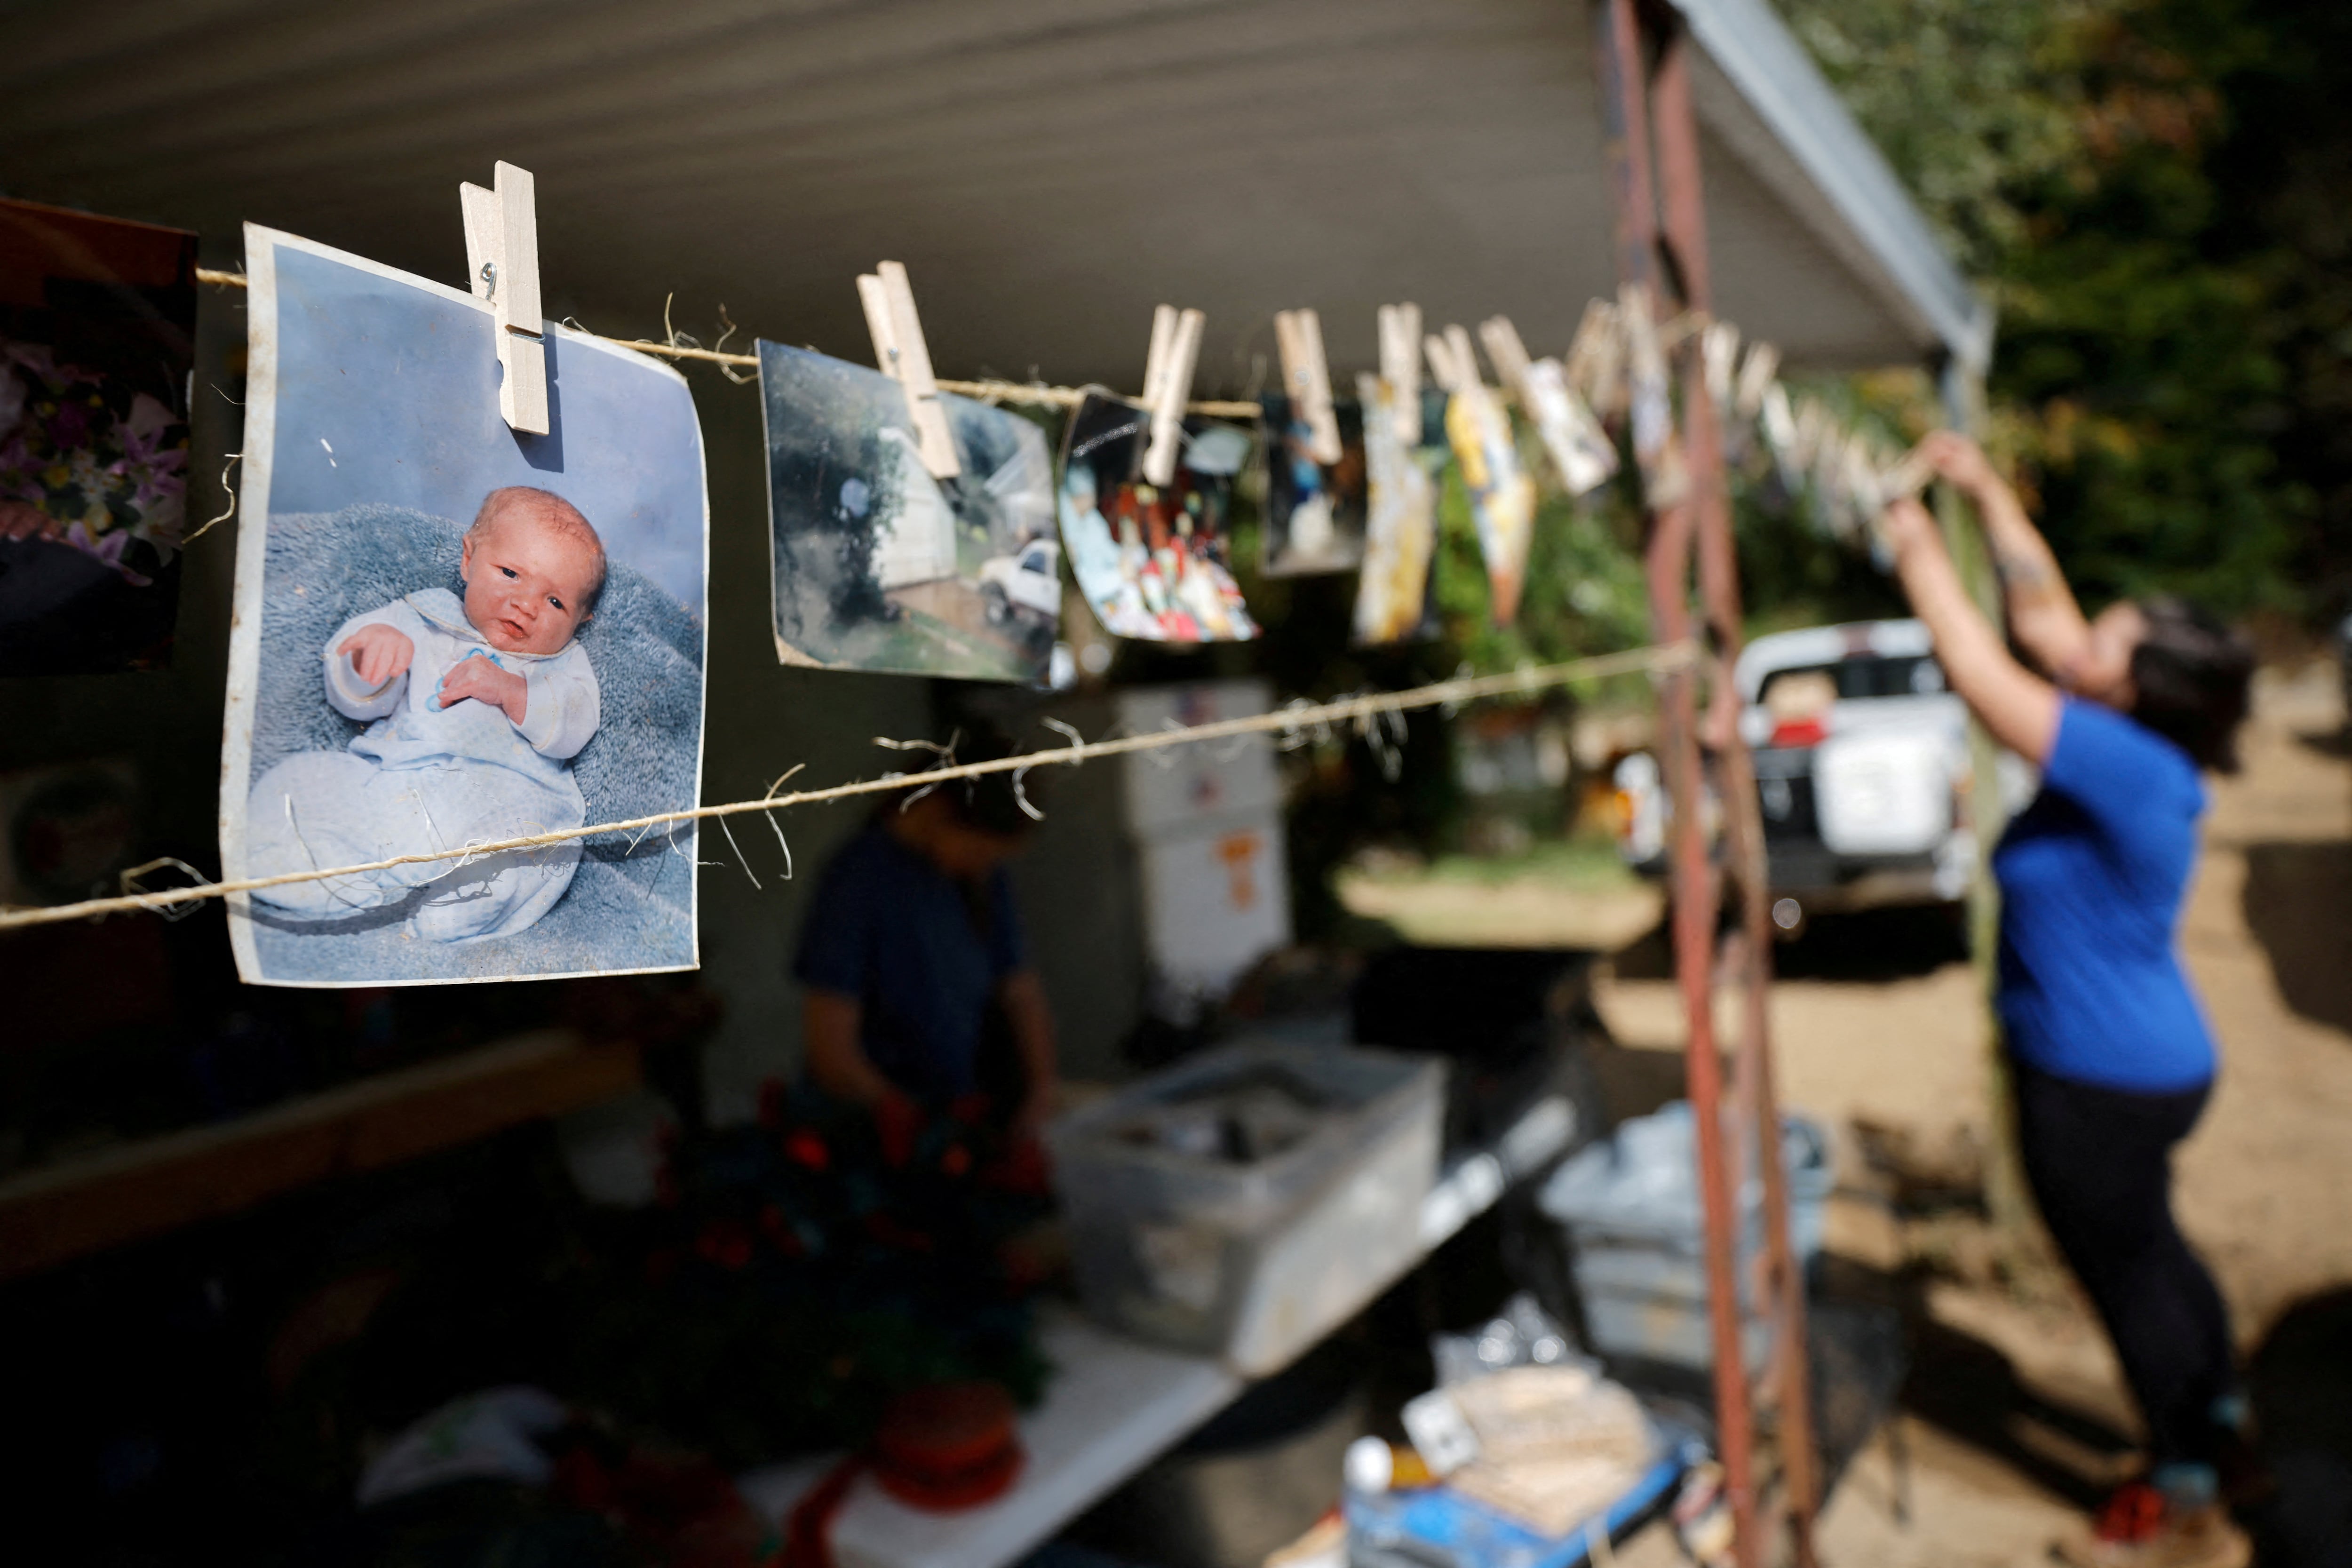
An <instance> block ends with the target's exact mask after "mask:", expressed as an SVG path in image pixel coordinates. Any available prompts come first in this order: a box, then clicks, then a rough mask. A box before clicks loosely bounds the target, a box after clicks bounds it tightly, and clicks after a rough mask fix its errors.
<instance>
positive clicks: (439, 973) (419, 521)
mask: <svg viewBox="0 0 2352 1568" xmlns="http://www.w3.org/2000/svg"><path fill="white" fill-rule="evenodd" d="M246 265H247V274H248V276H249V278H250V279H251V286H250V288H249V289H248V291H247V310H249V312H250V321H249V338H250V365H249V373H248V381H247V398H246V404H247V407H246V437H245V451H246V456H245V462H244V468H243V473H242V486H241V489H242V496H241V503H240V512H239V524H238V526H239V532H238V539H237V563H236V610H237V618H236V626H235V629H234V631H233V633H232V639H231V644H230V654H229V700H228V722H227V727H226V738H225V742H224V746H225V752H224V763H223V775H222V776H223V779H224V781H225V787H224V789H223V791H222V802H221V860H222V865H223V868H224V870H225V872H226V875H227V876H229V877H232V878H237V877H270V876H278V875H283V874H286V873H289V872H301V871H309V870H320V869H327V868H338V867H346V866H363V865H368V864H371V863H373V862H376V861H381V860H388V859H394V858H398V857H401V856H404V855H424V854H435V853H438V852H441V851H444V850H451V849H464V848H465V847H467V846H469V845H479V844H488V843H494V842H498V841H500V840H505V839H510V838H517V837H526V836H530V835H533V834H541V833H551V832H560V831H563V830H566V829H570V828H575V827H580V826H585V825H587V824H589V823H592V822H615V821H625V820H629V819H632V818H636V817H642V816H652V815H656V814H658V813H662V812H667V811H677V810H681V809H685V808H688V807H691V806H692V805H694V804H695V803H696V802H697V801H698V799H699V796H700V787H701V777H700V775H701V756H702V693H703V659H704V634H703V626H704V620H703V617H704V603H705V601H704V584H705V577H706V573H707V556H706V543H707V540H708V536H709V517H708V505H707V502H706V500H705V495H704V489H703V463H702V436H701V429H700V426H699V425H698V422H697V421H696V418H695V412H694V402H693V398H692V396H691V395H690V394H689V393H688V389H687V386H686V383H685V382H684V380H683V379H682V378H681V377H680V376H679V375H678V374H677V372H676V371H674V370H672V369H671V368H670V367H668V366H667V365H665V364H661V363H657V362H656V361H654V360H651V359H648V358H646V357H645V356H643V355H640V354H636V353H631V352H629V351H628V350H625V349H622V348H619V347H617V346H615V345H613V344H609V343H606V342H602V341H600V340H597V339H593V338H590V337H588V336H586V335H585V334H583V333H577V332H573V331H567V330H565V329H562V328H559V327H556V326H553V325H552V324H551V325H549V326H548V327H547V328H546V330H545V344H546V351H545V352H546V359H547V377H548V384H549V403H550V409H551V421H550V426H551V428H550V433H549V434H547V435H545V436H530V435H523V434H520V433H518V432H516V431H514V430H511V429H509V427H508V426H507V424H506V422H505V421H504V420H503V419H502V418H501V417H500V416H499V376H500V374H501V372H500V370H499V362H498V357H497V349H496V344H495V340H494V338H493V336H492V331H493V319H492V315H491V311H490V309H489V307H488V304H487V303H485V302H483V301H481V300H476V299H474V298H473V297H472V296H470V295H468V294H466V293H464V292H461V291H460V290H458V289H452V288H445V287H443V286H441V285H439V284H435V283H431V282H427V281H425V280H424V279H417V278H414V277H410V276H407V275H405V274H403V273H399V272H395V271H393V270H392V269H390V268H383V267H381V266H378V265H376V264H375V263H373V262H369V261H365V260H362V259H361V258H356V257H352V256H348V255H344V254H342V253H341V252H338V251H333V250H330V249H328V248H326V247H322V246H317V245H313V244H310V242H308V241H305V240H300V239H296V238H294V237H290V236H288V235H283V234H278V233H275V232H273V231H271V230H268V229H264V228H259V227H257V226H247V230H246ZM695 874H696V865H695V834H694V830H693V826H692V824H690V823H688V824H678V825H671V826H656V827H653V828H648V829H641V830H633V831H630V832H626V833H613V834H607V835H599V836H596V837H589V838H585V839H578V838H574V839H566V840H562V841H560V842H557V843H553V844H550V845H545V846H538V847H530V848H527V849H520V850H507V851H500V852H496V853H490V854H473V855H465V856H462V857H460V858H450V859H443V860H428V861H420V862H417V863H414V864H409V865H403V866H396V867H390V868H383V869H377V870H369V871H362V872H355V873H352V874H350V875H347V876H342V877H336V878H331V879H322V880H311V881H300V882H290V883H287V884H284V885H282V886H279V887H275V888H269V889H260V890H257V891H256V892H254V893H251V894H249V895H247V896H245V897H243V898H240V899H236V900H233V909H232V911H231V919H230V935H231V939H232V942H233V944H234V946H235V948H236V957H237V965H238V972H239V973H240V974H242V975H243V977H244V978H245V979H246V980H247V981H248V982H253V983H258V984H279V985H384V984H431V983H436V982H462V981H485V980H515V979H533V978H542V977H548V976H554V975H576V974H592V973H629V972H636V971H646V970H661V969H683V968H691V967H693V965H694V964H695V963H696V962H697V946H696V929H695Z"/></svg>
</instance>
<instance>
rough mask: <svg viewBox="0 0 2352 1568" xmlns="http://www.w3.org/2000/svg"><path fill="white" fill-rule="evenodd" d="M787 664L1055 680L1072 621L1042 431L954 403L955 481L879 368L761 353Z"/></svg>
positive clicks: (778, 611) (773, 350)
mask: <svg viewBox="0 0 2352 1568" xmlns="http://www.w3.org/2000/svg"><path fill="white" fill-rule="evenodd" d="M760 388H761V400H762V403H763V404H764V406H765V408H766V411H767V427H768V538H769V546H770V550H771V563H772V568H773V571H774V574H775V596H774V603H775V620H776V626H775V630H776V655H777V657H778V658H782V660H783V661H784V662H785V663H787V664H805V665H822V666H824V667H825V668H832V669H869V670H884V671H889V672H892V673H896V674H899V675H944V676H955V677H960V678H961V679H967V680H1020V681H1027V682H1031V683H1033V684H1034V683H1036V682H1039V681H1042V680H1044V679H1045V676H1046V672H1047V669H1048V668H1049V665H1050V661H1051V659H1052V658H1053V652H1054V634H1055V629H1056V628H1057V627H1058V626H1060V624H1061V616H1062V575H1061V553H1062V552H1061V545H1060V543H1059V542H1057V541H1056V540H1055V537H1054V460H1053V453H1052V448H1051V447H1048V446H1047V444H1046V441H1045V432H1044V431H1043V430H1041V429H1039V428H1038V427H1037V426H1035V425H1034V424H1033V423H1031V422H1030V421H1029V420H1026V419H1024V418H1023V417H1021V416H1019V415H1017V414H1009V413H1007V412H1005V411H1004V410H1003V409H1002V408H992V407H991V406H989V405H987V404H984V403H975V402H973V401H972V400H971V399H970V398H965V397H957V396H954V395H951V394H942V395H940V409H941V411H942V412H944V413H945V414H946V416H947V424H948V429H949V432H950V435H951V436H952V437H953V438H954V442H955V452H956V461H957V465H958V466H959V467H960V468H961V469H962V470H963V471H962V472H961V474H960V475H957V476H956V477H953V478H950V479H934V478H933V477H932V476H931V473H930V471H929V469H928V468H925V467H924V464H923V458H922V454H921V451H920V450H919V447H918V444H917V443H918V436H917V432H916V427H915V422H914V419H913V417H912V416H911V415H910V414H909V413H908V405H907V394H906V391H905V389H904V388H902V387H901V386H900V385H899V384H898V382H896V381H894V380H892V379H891V378H890V377H888V376H887V375H884V374H882V373H881V372H880V371H878V370H869V369H867V368H866V366H864V365H856V364H851V363H848V362H847V361H845V360H837V359H832V358H828V357H827V356H826V355H824V354H820V353H811V352H809V351H807V350H805V349H793V348H786V347H784V346H783V345H782V343H771V342H762V343H761V345H760Z"/></svg>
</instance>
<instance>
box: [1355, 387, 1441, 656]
mask: <svg viewBox="0 0 2352 1568" xmlns="http://www.w3.org/2000/svg"><path fill="white" fill-rule="evenodd" d="M1356 390H1357V395H1358V398H1359V400H1360V401H1359V407H1360V410H1361V413H1362V418H1361V420H1360V424H1359V426H1358V428H1359V429H1360V432H1361V433H1362V437H1363V443H1364V468H1365V470H1366V473H1367V476H1368V479H1367V485H1366V507H1365V513H1366V522H1365V530H1364V569H1363V572H1362V573H1361V574H1360V576H1359V577H1358V578H1357V580H1356V621H1355V637H1356V642H1357V645H1358V646H1359V647H1375V646H1377V645H1379V644H1381V643H1393V642H1403V641H1406V640H1408V639H1410V638H1413V637H1427V636H1429V635H1431V634H1433V632H1434V631H1435V630H1436V627H1437V574H1436V572H1435V570H1434V569H1433V568H1434V565H1435V563H1436V560H1437V496H1438V490H1439V489H1440V486H1441V484H1442V483H1443V479H1444V472H1445V461H1446V448H1445V444H1444V437H1443V432H1444V427H1445V395H1444V393H1442V392H1436V391H1430V392H1415V393H1413V394H1412V395H1410V399H1409V400H1408V399H1407V398H1406V397H1404V396H1401V395H1399V394H1398V393H1396V392H1395V391H1394V390H1393V389H1391V387H1390V385H1389V384H1388V383H1386V382H1384V381H1382V380H1381V378H1380V377H1378V376H1376V375H1360V376H1358V377H1357V378H1356Z"/></svg>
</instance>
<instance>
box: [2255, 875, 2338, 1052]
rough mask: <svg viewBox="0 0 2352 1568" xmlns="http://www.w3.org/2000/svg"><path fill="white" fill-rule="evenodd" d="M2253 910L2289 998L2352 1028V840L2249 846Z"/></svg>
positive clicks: (2304, 1010)
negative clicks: (2346, 841)
mask: <svg viewBox="0 0 2352 1568" xmlns="http://www.w3.org/2000/svg"><path fill="white" fill-rule="evenodd" d="M2245 912H2246V925H2247V927H2248V929H2250V930H2251V931H2252V932H2253V934H2254V940H2255V941H2256V942H2260V943H2261V944H2262V947H2263V952H2264V953H2266V954H2268V955H2269V958H2270V962H2271V971H2272V973H2273V975H2274V976H2275V977H2276V978H2277V981H2278V988H2279V994H2280V995H2282V996H2284V998H2285V999H2286V1004H2287V1005H2288V1006H2290V1007H2292V1008H2294V1010H2295V1011H2296V1012H2298V1013H2300V1014H2302V1015H2303V1016H2305V1017H2306V1018H2310V1019H2312V1020H2314V1021H2315V1022H2317V1023H2322V1024H2326V1025H2328V1026H2331V1027H2334V1028H2338V1029H2346V1030H2352V843H2336V844H2326V843H2322V844H2313V843H2307V842H2306V843H2274V844H2252V845H2249V846H2247V847H2246V892H2245Z"/></svg>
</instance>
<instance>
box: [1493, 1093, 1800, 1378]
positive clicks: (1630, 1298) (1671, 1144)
mask: <svg viewBox="0 0 2352 1568" xmlns="http://www.w3.org/2000/svg"><path fill="white" fill-rule="evenodd" d="M1692 1131H1693V1129H1692V1124H1691V1114H1690V1107H1689V1106H1688V1105H1687V1104H1686V1103H1685V1102H1682V1101H1679V1100H1678V1101H1676V1102H1675V1103H1674V1104H1672V1105H1669V1106H1667V1107H1666V1108H1665V1109H1664V1110H1660V1111H1659V1112H1657V1114H1655V1115H1654V1116H1644V1117H1638V1118H1636V1119H1634V1120H1633V1121H1628V1122H1626V1123H1625V1124H1624V1125H1622V1127H1620V1128H1619V1129H1618V1130H1617V1133H1616V1136H1615V1137H1614V1138H1612V1139H1611V1140H1610V1141H1609V1142H1602V1143H1595V1144H1593V1145H1592V1146H1591V1148H1588V1149H1586V1150H1585V1151H1584V1152H1582V1153H1580V1154H1579V1155H1577V1156H1576V1157H1575V1158H1574V1159H1572V1160H1570V1161H1569V1162H1568V1163H1566V1164H1564V1165H1562V1166H1561V1167H1560V1168H1559V1170H1558V1171H1556V1172H1554V1173H1552V1177H1551V1179H1550V1180H1549V1181H1548V1182H1546V1183H1545V1184H1544V1188H1543V1192H1542V1194H1541V1196H1540V1197H1539V1199H1538V1202H1539V1203H1540V1204H1541V1205H1542V1206H1543V1209H1544V1212H1545V1213H1546V1214H1548V1215H1550V1216H1551V1217H1552V1218H1553V1219H1555V1220H1557V1221H1558V1222H1559V1224H1560V1225H1561V1226H1563V1227H1564V1228H1565V1229H1566V1230H1567V1231H1568V1234H1569V1239H1570V1243H1571V1244H1572V1248H1573V1251H1574V1254H1575V1259H1576V1287H1577V1294H1578V1296H1579V1298H1580V1300H1581V1301H1582V1303H1583V1307H1584V1326H1585V1331H1586V1332H1588V1333H1589V1334H1590V1335H1591V1339H1592V1348H1593V1349H1595V1350H1597V1351H1599V1352H1601V1353H1602V1354H1604V1355H1620V1356H1637V1357H1641V1358H1643V1359H1644V1360H1649V1361H1658V1362H1669V1363H1675V1364H1676V1365H1681V1366H1689V1367H1706V1366H1710V1365H1712V1364H1714V1361H1715V1347H1714V1340H1713V1335H1712V1331H1711V1330H1710V1329H1709V1327H1708V1323H1707V1289H1706V1252H1705V1241H1706V1230H1705V1222H1704V1220H1703V1219H1702V1217H1701V1214H1700V1208H1699V1194H1698V1175H1697V1169H1698V1168H1697V1153H1696V1149H1695V1148H1694V1147H1693V1138H1692ZM1780 1152H1781V1161H1782V1165H1783V1168H1784V1169H1786V1171H1787V1172H1788V1177H1789V1182H1788V1185H1789V1209H1790V1212H1789V1243H1790V1248H1791V1250H1792V1251H1793V1252H1794V1253H1795V1255H1796V1256H1795V1259H1794V1261H1795V1262H1796V1264H1797V1266H1798V1267H1799V1268H1803V1267H1805V1266H1806V1265H1808V1264H1810V1263H1811V1261H1812V1258H1813V1257H1814V1255H1815V1254H1817V1253H1818V1252H1820V1250H1821V1246H1822V1223H1823V1215H1822V1204H1823V1202H1824V1201H1825V1200H1826V1199H1827V1198H1828V1196H1829V1192H1830V1187H1831V1184H1832V1174H1831V1170H1830V1159H1829V1144H1828V1140H1827V1138H1826V1136H1825V1135H1824V1134H1823V1133H1822V1130H1821V1128H1820V1127H1819V1126H1817V1125H1816V1124H1814V1123H1813V1122H1811V1121H1808V1120H1806V1119H1805V1118H1803V1117H1799V1116H1790V1115H1784V1116H1783V1117H1782V1118H1781V1124H1780ZM1763 1242H1764V1204H1763V1184H1762V1183H1761V1182H1760V1181H1759V1180H1758V1179H1757V1178H1756V1177H1755V1176H1754V1175H1752V1174H1751V1175H1750V1176H1749V1177H1748V1180H1747V1181H1746V1182H1745V1183H1743V1184H1742V1185H1741V1190H1740V1200H1739V1231H1738V1262H1739V1271H1740V1305H1741V1309H1742V1314H1743V1316H1742V1321H1741V1324H1740V1348H1741V1352H1742V1353H1743V1354H1744V1355H1745V1356H1746V1357H1747V1360H1748V1365H1749V1366H1750V1367H1751V1368H1754V1367H1758V1366H1760V1365H1761V1364H1762V1363H1763V1359H1764V1354H1765V1352H1766V1351H1767V1349H1768V1348H1769V1344H1768V1342H1767V1340H1766V1337H1765V1336H1766V1332H1767V1325H1766V1322H1765V1320H1764V1318H1763V1317H1762V1315H1761V1314H1760V1313H1759V1312H1758V1310H1757V1306H1758V1303H1757V1301H1756V1298H1755V1282H1754V1278H1753V1277H1754V1273H1755V1271H1756V1269H1757V1268H1758V1266H1759V1260H1760V1257H1761V1254H1762V1251H1763Z"/></svg>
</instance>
